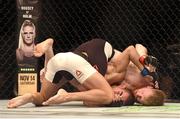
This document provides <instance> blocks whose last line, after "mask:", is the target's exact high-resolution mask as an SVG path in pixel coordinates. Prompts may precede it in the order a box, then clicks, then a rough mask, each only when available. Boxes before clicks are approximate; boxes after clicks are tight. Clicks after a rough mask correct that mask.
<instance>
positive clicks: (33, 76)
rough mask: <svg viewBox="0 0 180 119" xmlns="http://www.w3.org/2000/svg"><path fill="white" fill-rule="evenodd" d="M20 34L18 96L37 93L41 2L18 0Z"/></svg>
mask: <svg viewBox="0 0 180 119" xmlns="http://www.w3.org/2000/svg"><path fill="white" fill-rule="evenodd" d="M16 3H17V11H18V27H17V28H18V29H17V30H18V32H17V33H18V34H17V36H18V37H17V40H18V44H17V49H16V60H17V64H18V76H17V79H18V81H17V82H18V84H17V85H18V86H17V87H18V89H17V91H18V92H17V93H18V95H23V94H24V93H29V92H32V93H33V92H37V80H38V79H37V76H38V75H37V58H36V57H34V55H33V51H34V46H35V43H36V42H37V41H36V40H37V24H38V19H39V16H40V4H39V0H16Z"/></svg>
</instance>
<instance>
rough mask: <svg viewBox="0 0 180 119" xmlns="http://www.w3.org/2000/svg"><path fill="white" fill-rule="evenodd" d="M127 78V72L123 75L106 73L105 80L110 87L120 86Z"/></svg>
mask: <svg viewBox="0 0 180 119" xmlns="http://www.w3.org/2000/svg"><path fill="white" fill-rule="evenodd" d="M124 77H125V72H122V73H109V74H108V73H106V74H105V79H106V80H107V82H108V83H109V84H110V85H114V84H120V83H121V82H122V81H123V80H124Z"/></svg>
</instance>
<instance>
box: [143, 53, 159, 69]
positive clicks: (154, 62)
mask: <svg viewBox="0 0 180 119" xmlns="http://www.w3.org/2000/svg"><path fill="white" fill-rule="evenodd" d="M144 64H145V65H151V66H153V67H157V66H158V59H157V58H156V57H154V56H151V55H148V56H147V57H146V58H145V60H144Z"/></svg>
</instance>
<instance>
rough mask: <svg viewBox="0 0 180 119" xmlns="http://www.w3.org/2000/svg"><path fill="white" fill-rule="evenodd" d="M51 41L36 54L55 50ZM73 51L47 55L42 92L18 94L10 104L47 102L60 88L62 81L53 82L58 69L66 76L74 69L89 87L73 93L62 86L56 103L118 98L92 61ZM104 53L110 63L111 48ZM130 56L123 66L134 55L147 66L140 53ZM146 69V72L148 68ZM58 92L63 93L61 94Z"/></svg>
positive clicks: (96, 102) (95, 102) (109, 100)
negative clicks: (140, 57) (58, 83)
mask: <svg viewBox="0 0 180 119" xmlns="http://www.w3.org/2000/svg"><path fill="white" fill-rule="evenodd" d="M52 43H53V41H52V39H48V40H46V41H44V42H43V43H41V44H39V46H37V47H36V52H35V54H36V56H38V55H39V56H42V55H43V54H44V53H49V52H52V51H53V50H52V49H51V50H50V51H46V50H47V49H49V48H47V47H48V46H52ZM47 44H48V45H47ZM49 44H51V45H49ZM130 49H132V47H130ZM103 50H104V49H103ZM108 51H109V50H108ZM128 53H129V50H127V52H125V54H124V55H132V54H128ZM72 54H73V53H70V52H68V53H59V54H57V55H55V56H54V57H53V53H52V56H51V57H49V58H46V59H50V60H49V61H48V65H47V73H46V75H45V79H44V80H43V82H42V87H41V91H40V93H35V94H25V95H23V96H20V97H16V98H14V99H12V100H10V101H9V103H8V107H9V108H14V107H18V106H20V105H23V104H26V103H28V102H32V103H34V104H35V105H42V104H44V105H47V104H48V102H49V101H52V100H51V99H50V100H48V101H46V100H47V99H49V97H51V96H53V95H54V94H56V92H57V90H58V89H59V85H57V84H54V83H52V82H53V78H55V74H56V73H57V72H58V71H60V72H61V73H63V75H62V76H65V75H64V74H67V72H69V73H71V74H72V75H73V76H74V77H75V78H77V79H78V81H79V82H80V83H81V84H82V85H83V86H84V87H86V88H87V89H88V90H87V91H84V92H73V93H67V92H64V91H63V90H60V91H59V92H58V94H57V95H56V96H55V97H56V98H57V99H56V100H54V102H53V103H63V102H68V101H83V102H84V103H85V104H87V105H89V104H94V105H106V104H110V103H111V102H112V101H113V100H114V98H116V97H117V98H118V96H117V95H118V94H114V93H113V91H112V88H111V87H110V85H109V84H108V83H107V81H106V80H105V78H104V77H103V76H102V75H101V74H100V73H99V72H97V71H96V70H95V69H93V68H92V67H91V65H90V64H89V63H88V62H87V61H86V60H84V59H83V58H82V57H80V56H78V55H75V54H73V55H72ZM81 54H83V55H85V56H86V58H89V54H88V53H87V52H81ZM97 55H98V54H97ZM71 56H73V57H75V59H76V58H77V59H78V61H76V60H75V59H74V58H73V57H71ZM105 56H106V58H105V60H106V63H107V61H108V58H110V57H111V56H112V52H111V54H106V53H105ZM52 57H53V58H52ZM128 57H129V58H128ZM128 57H127V58H128V59H127V60H124V63H123V67H122V70H125V69H126V67H124V66H126V64H127V65H128V64H129V61H130V60H132V59H133V60H132V61H133V62H134V63H135V65H137V67H138V68H139V69H140V70H144V66H143V65H142V64H141V63H140V62H139V55H138V54H137V53H136V52H133V56H128ZM95 59H96V58H95ZM80 61H81V62H80ZM82 66H83V68H82ZM76 68H77V69H76ZM86 68H87V69H86ZM97 69H98V68H97ZM145 71H146V70H145ZM143 72H144V71H143ZM145 73H146V74H147V72H145ZM62 78H63V77H62ZM59 94H61V96H60V95H59ZM115 100H116V99H115ZM44 101H46V102H44ZM43 102H44V103H43Z"/></svg>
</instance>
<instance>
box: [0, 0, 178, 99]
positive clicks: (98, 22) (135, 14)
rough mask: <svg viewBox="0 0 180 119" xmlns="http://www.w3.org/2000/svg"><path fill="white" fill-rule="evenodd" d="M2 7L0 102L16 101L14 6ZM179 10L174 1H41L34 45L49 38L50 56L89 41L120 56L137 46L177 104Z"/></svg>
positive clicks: (6, 3)
mask: <svg viewBox="0 0 180 119" xmlns="http://www.w3.org/2000/svg"><path fill="white" fill-rule="evenodd" d="M1 3H2V7H1V12H2V13H3V16H2V17H1V28H0V29H1V32H0V33H1V40H0V43H1V47H0V53H1V58H0V62H1V64H0V65H1V67H0V68H1V69H0V98H1V99H6V98H12V97H13V96H15V91H14V85H15V84H16V80H17V76H16V75H17V64H16V56H15V49H16V48H17V24H18V23H17V10H16V1H14V0H7V1H1ZM179 6H180V1H179V0H89V1H88V0H43V1H41V15H40V19H39V22H38V33H37V34H38V36H37V41H38V42H41V41H43V40H44V39H46V38H49V37H52V38H53V39H55V44H54V51H55V53H57V52H61V51H68V50H70V49H71V48H75V47H77V46H78V45H80V44H81V43H83V42H85V41H87V40H90V39H92V38H103V39H105V40H107V41H109V42H110V43H111V44H112V45H113V46H114V48H116V49H119V50H123V49H125V48H126V47H127V46H128V45H135V44H136V43H141V44H143V45H144V46H145V47H146V48H147V49H148V51H149V54H150V55H153V56H155V57H157V58H158V60H159V66H158V72H159V74H160V77H161V78H160V80H159V83H160V88H161V89H162V90H164V91H165V92H166V94H167V95H168V97H167V98H168V99H180V79H179V78H180V34H179V30H180V25H179V19H180V18H179V17H180V16H179V10H180V8H179ZM42 67H43V59H40V60H39V69H40V68H42Z"/></svg>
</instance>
